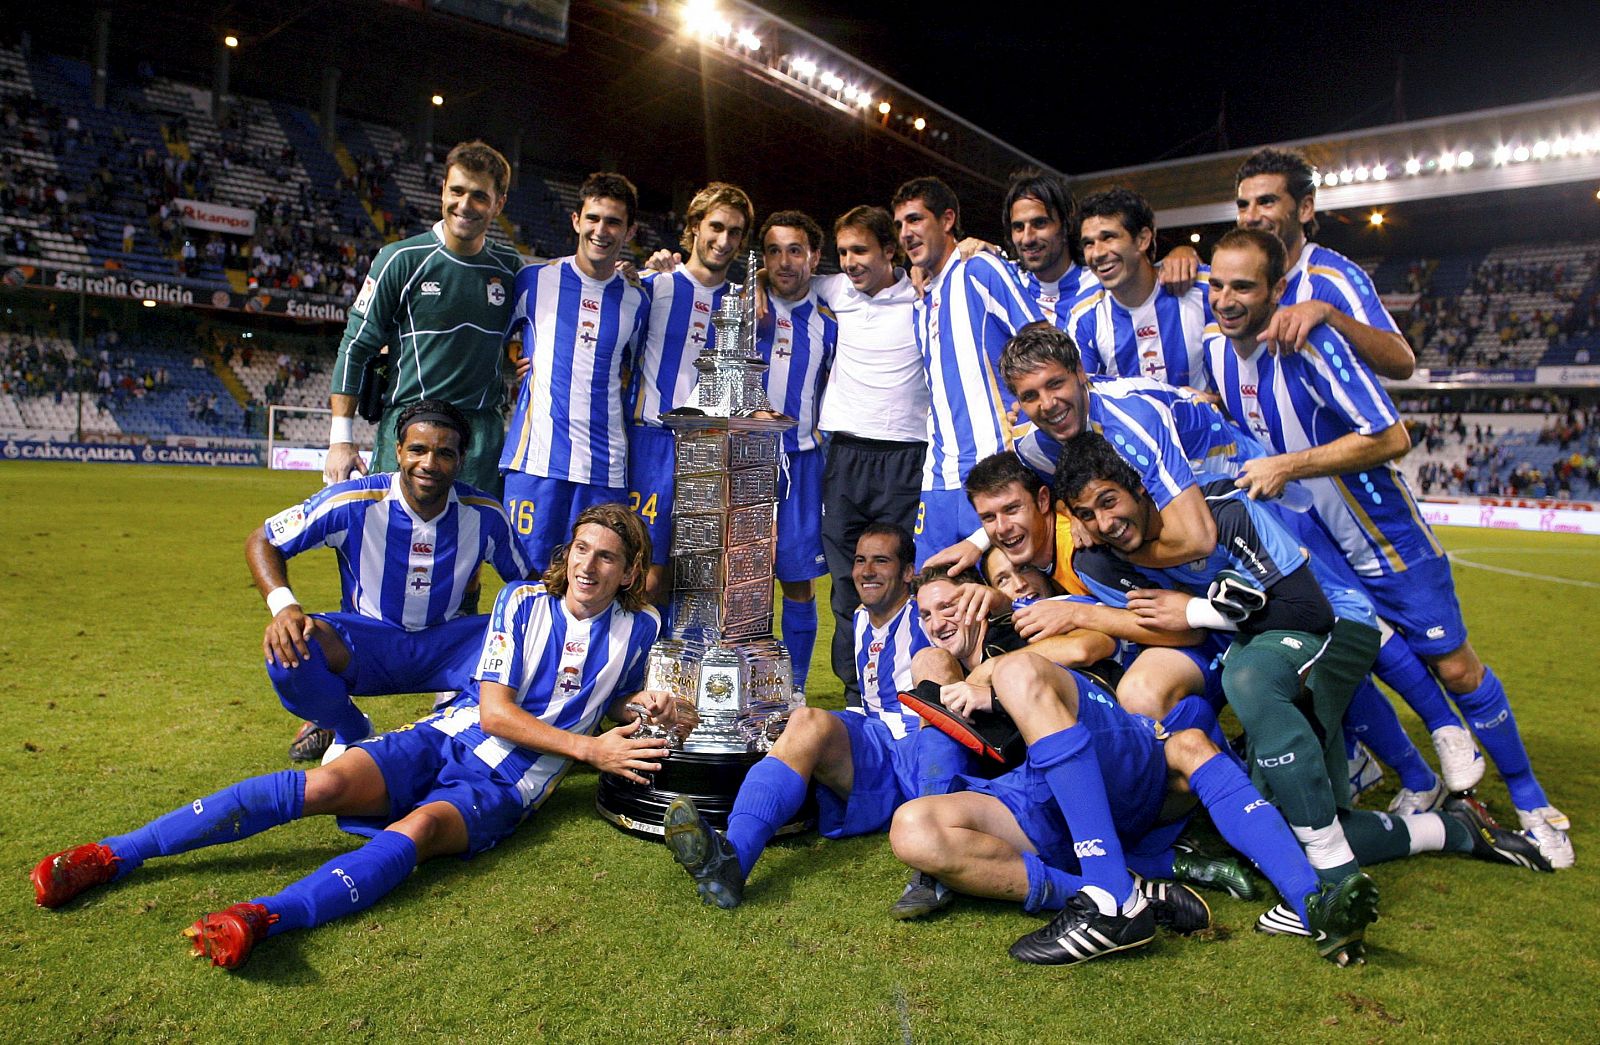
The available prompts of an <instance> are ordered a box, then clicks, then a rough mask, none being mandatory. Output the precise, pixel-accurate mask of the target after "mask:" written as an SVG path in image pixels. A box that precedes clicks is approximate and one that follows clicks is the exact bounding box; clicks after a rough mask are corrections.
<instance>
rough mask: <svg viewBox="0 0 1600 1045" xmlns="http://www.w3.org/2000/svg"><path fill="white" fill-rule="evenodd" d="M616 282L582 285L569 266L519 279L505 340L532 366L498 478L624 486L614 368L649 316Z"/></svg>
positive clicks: (639, 296) (618, 373) (625, 360)
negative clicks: (512, 475) (506, 474)
mask: <svg viewBox="0 0 1600 1045" xmlns="http://www.w3.org/2000/svg"><path fill="white" fill-rule="evenodd" d="M646 306H647V300H646V298H645V294H644V291H643V290H642V289H641V288H640V287H639V285H638V284H637V283H630V282H629V281H628V280H626V279H624V278H623V277H622V275H621V273H616V274H613V275H612V277H611V278H610V279H608V280H606V281H604V282H596V281H595V280H592V279H590V278H589V277H588V276H585V275H584V274H583V272H582V271H581V270H579V268H578V266H577V265H576V264H575V263H574V262H573V259H572V258H571V257H565V258H560V259H558V260H555V261H551V262H549V263H547V264H544V265H530V266H528V267H527V268H525V269H523V270H522V271H521V272H520V273H519V274H518V275H517V284H516V290H515V291H514V292H513V297H512V309H511V323H510V325H509V326H508V327H507V329H506V340H507V341H521V342H522V352H523V354H524V355H526V356H527V357H528V359H529V362H530V364H531V366H530V367H529V370H528V373H527V375H526V376H525V377H524V378H523V380H522V383H521V385H520V386H519V387H518V389H517V406H516V410H515V412H513V413H512V415H511V429H510V431H509V432H507V433H506V447H505V450H504V452H502V453H501V455H500V469H501V471H513V472H526V473H527V474H529V475H541V476H545V477H547V478H550V479H566V480H569V481H571V482H575V483H592V484H594V485H596V486H622V485H624V484H626V482H627V472H628V438H627V431H626V429H625V428H624V427H623V414H622V368H623V367H624V366H630V365H631V364H632V362H633V355H634V352H635V351H636V349H637V345H638V341H639V340H640V335H641V333H642V332H643V330H644V324H645V319H646V318H647V317H648V316H649V314H650V313H649V309H648V308H647V307H646Z"/></svg>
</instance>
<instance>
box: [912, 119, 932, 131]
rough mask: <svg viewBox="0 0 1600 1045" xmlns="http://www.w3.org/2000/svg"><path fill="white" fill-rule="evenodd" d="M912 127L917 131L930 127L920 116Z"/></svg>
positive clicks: (913, 122) (913, 121)
mask: <svg viewBox="0 0 1600 1045" xmlns="http://www.w3.org/2000/svg"><path fill="white" fill-rule="evenodd" d="M911 126H913V127H915V128H916V129H917V130H919V131H920V130H922V129H923V128H924V127H926V126H928V121H927V120H924V119H923V118H922V117H920V116H918V117H917V118H916V119H915V120H912V121H911Z"/></svg>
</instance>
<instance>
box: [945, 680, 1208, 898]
mask: <svg viewBox="0 0 1600 1045" xmlns="http://www.w3.org/2000/svg"><path fill="white" fill-rule="evenodd" d="M1072 677H1073V679H1074V680H1075V681H1076V682H1077V683H1078V722H1079V723H1080V724H1081V725H1084V726H1087V727H1088V728H1089V732H1090V734H1091V737H1092V739H1093V743H1094V753H1095V759H1096V761H1098V762H1099V764H1100V776H1101V778H1102V779H1103V780H1104V781H1105V787H1106V799H1107V802H1108V804H1109V805H1110V808H1111V819H1112V822H1113V823H1115V824H1116V825H1117V837H1118V839H1119V840H1120V841H1121V842H1122V844H1123V845H1124V846H1125V847H1132V846H1135V845H1137V844H1138V843H1140V842H1141V841H1142V840H1143V839H1144V838H1145V837H1146V836H1147V835H1150V834H1151V833H1152V831H1153V829H1154V828H1156V827H1157V826H1166V825H1158V823H1157V818H1158V817H1159V816H1160V815H1161V805H1162V803H1163V802H1164V801H1165V800H1166V795H1167V757H1166V753H1165V752H1163V751H1162V750H1161V742H1160V741H1159V740H1157V739H1156V723H1154V722H1153V721H1151V720H1150V719H1148V718H1145V717H1144V716H1143V715H1134V714H1130V713H1129V712H1127V711H1124V710H1123V709H1122V708H1121V707H1120V706H1119V705H1118V704H1117V702H1116V699H1115V698H1114V697H1112V696H1111V694H1110V693H1108V692H1107V691H1106V689H1105V688H1104V687H1103V686H1101V685H1100V684H1099V683H1097V682H1095V681H1093V680H1092V679H1089V678H1087V677H1085V676H1084V675H1081V674H1079V673H1078V672H1076V671H1074V672H1072ZM1180 706H1181V703H1180ZM953 789H954V790H958V791H959V790H966V791H976V792H978V793H980V794H986V795H993V796H994V797H995V798H998V799H999V800H1000V801H1001V802H1002V803H1004V804H1005V807H1006V808H1007V809H1009V810H1010V811H1011V815H1012V816H1013V817H1015V818H1016V821H1017V826H1019V827H1021V828H1022V833H1023V834H1024V835H1026V836H1027V838H1028V841H1029V842H1030V843H1032V845H1033V848H1034V850H1035V851H1036V852H1037V853H1038V854H1039V858H1040V859H1041V860H1043V861H1044V862H1045V863H1047V864H1049V865H1050V866H1052V867H1057V868H1060V869H1062V870H1069V869H1071V868H1075V867H1077V866H1078V857H1077V854H1076V853H1074V852H1073V849H1072V843H1073V838H1072V830H1071V828H1070V827H1069V820H1070V814H1069V815H1066V816H1064V815H1063V814H1062V811H1061V807H1060V806H1059V805H1058V804H1057V803H1056V800H1055V795H1054V794H1053V793H1052V792H1051V791H1050V785H1049V783H1048V782H1046V780H1045V776H1044V773H1042V772H1041V771H1039V770H1038V769H1037V768H1036V767H1035V766H1034V765H1033V763H1032V762H1024V763H1023V764H1022V765H1020V766H1018V767H1017V768H1016V769H1013V770H1011V771H1010V772H1009V773H1005V774H1003V775H1001V776H998V777H996V778H995V779H993V780H982V779H979V778H976V777H970V776H958V777H956V779H955V783H954V785H953ZM1173 837H1176V832H1174V833H1173ZM1167 844H1170V841H1169V842H1168V843H1167Z"/></svg>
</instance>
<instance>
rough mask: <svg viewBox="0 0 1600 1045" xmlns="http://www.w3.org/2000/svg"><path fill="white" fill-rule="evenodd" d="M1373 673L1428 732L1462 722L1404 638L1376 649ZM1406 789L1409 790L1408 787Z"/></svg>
mask: <svg viewBox="0 0 1600 1045" xmlns="http://www.w3.org/2000/svg"><path fill="white" fill-rule="evenodd" d="M1372 671H1373V674H1375V675H1377V676H1378V677H1379V678H1380V679H1382V680H1383V681H1384V684H1385V685H1387V686H1388V687H1389V688H1390V689H1392V690H1394V691H1395V692H1396V693H1398V694H1399V695H1400V699H1401V700H1403V701H1405V702H1406V703H1407V704H1409V705H1411V710H1412V711H1415V712H1416V713H1417V717H1418V718H1420V719H1422V724H1423V725H1424V726H1426V727H1427V730H1428V732H1429V733H1432V732H1433V731H1434V730H1436V729H1439V728H1441V727H1443V726H1459V725H1461V720H1460V719H1458V718H1456V713H1455V712H1454V711H1452V710H1451V708H1450V704H1449V702H1448V701H1446V700H1445V699H1444V690H1442V689H1440V688H1439V680H1438V679H1436V678H1434V677H1433V673H1432V672H1430V671H1429V670H1428V666H1427V665H1426V664H1424V663H1423V662H1422V659H1421V658H1420V657H1418V656H1417V655H1416V654H1415V653H1413V652H1412V651H1411V647H1410V646H1407V645H1406V641H1405V639H1402V638H1401V637H1400V636H1399V635H1395V634H1391V635H1390V636H1389V637H1388V639H1387V640H1386V641H1385V642H1384V644H1383V645H1382V646H1380V647H1378V660H1377V662H1376V663H1375V664H1374V665H1373V667H1372ZM1384 761H1388V760H1387V759H1385V760H1384ZM1406 786H1407V787H1410V785H1409V784H1408V785H1406ZM1412 790H1416V789H1415V788H1413V789H1412Z"/></svg>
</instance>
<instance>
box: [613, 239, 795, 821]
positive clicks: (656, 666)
mask: <svg viewBox="0 0 1600 1045" xmlns="http://www.w3.org/2000/svg"><path fill="white" fill-rule="evenodd" d="M757 263H758V261H757V257H756V255H755V254H754V253H752V254H750V255H749V257H748V262H747V264H748V267H747V272H748V273H749V277H750V278H749V279H747V280H746V282H745V289H744V290H743V291H741V292H740V293H739V294H737V295H735V294H731V293H730V294H727V295H725V296H724V297H723V300H722V306H721V307H720V308H719V309H718V310H717V312H716V313H715V314H714V315H713V316H712V317H711V324H712V327H713V328H714V329H715V335H714V337H713V339H712V343H711V344H710V345H709V346H708V347H707V348H706V349H704V350H703V351H701V353H700V356H699V358H697V359H696V360H695V363H694V365H695V369H697V370H698V371H700V380H699V383H698V385H697V386H696V400H695V402H696V405H695V406H693V407H683V408H680V409H678V410H674V411H672V412H670V413H667V414H663V415H661V423H662V424H664V425H665V426H666V427H668V428H669V429H671V430H672V434H673V438H674V441H675V444H676V451H677V455H676V465H675V467H674V469H673V482H674V486H675V493H674V495H673V510H672V551H671V563H672V583H673V588H672V628H671V632H670V635H669V637H668V638H664V639H661V640H660V641H658V642H657V643H656V644H655V645H654V646H653V647H652V648H651V650H650V658H649V663H648V666H647V669H646V680H645V685H646V687H647V688H649V689H655V690H666V691H668V692H670V693H673V694H675V695H676V696H677V698H678V707H679V712H680V714H679V718H680V725H679V726H678V727H677V728H675V729H674V730H672V731H670V732H663V731H657V732H656V735H665V736H666V737H667V739H668V741H669V742H670V743H671V745H672V749H673V750H672V754H671V755H670V756H669V757H668V758H667V760H666V761H665V762H664V763H663V764H662V767H661V771H660V772H659V773H657V774H655V779H654V780H653V781H652V782H651V783H650V784H649V785H641V784H635V783H632V782H631V781H627V780H624V779H622V778H621V777H618V776H612V775H610V774H606V775H603V776H602V777H601V778H600V787H599V791H598V792H597V794H596V795H595V807H596V808H597V809H598V810H599V812H600V815H601V816H603V817H605V818H606V819H607V820H609V821H611V822H612V823H613V824H616V825H617V826H618V827H620V828H622V829H623V830H625V831H628V832H630V833H632V834H636V835H639V836H641V837H645V838H653V839H656V840H659V839H660V838H661V835H662V831H661V820H662V817H663V815H664V814H665V812H666V808H667V804H668V803H669V802H671V801H672V799H673V798H675V797H677V796H678V795H680V794H687V795H689V796H690V797H692V798H693V799H694V800H695V805H696V806H697V807H698V808H699V809H700V811H701V812H702V813H703V814H704V815H705V816H706V818H707V819H708V820H710V821H711V822H712V823H713V824H715V825H716V826H718V827H722V826H725V825H726V822H727V816H728V812H729V810H731V809H732V807H733V797H734V794H735V792H737V791H738V789H739V784H740V783H741V782H742V781H743V780H744V775H745V773H746V772H747V771H748V770H749V768H750V767H751V766H752V765H754V764H755V763H756V762H757V761H759V760H760V759H761V757H762V756H763V755H764V754H765V752H766V751H767V749H768V748H770V747H771V746H772V742H773V740H774V739H776V737H777V736H778V734H779V733H780V732H781V731H782V729H783V726H784V724H785V722H787V720H788V716H789V712H790V711H791V710H792V709H793V708H794V707H795V706H796V705H797V704H799V703H802V702H803V701H804V697H802V696H801V695H799V694H797V693H795V692H794V691H793V685H794V681H793V680H794V672H793V669H792V667H791V665H790V663H789V653H788V651H787V650H786V649H784V647H783V645H782V644H781V643H779V642H777V641H775V640H774V639H773V637H772V615H773V614H772V567H773V561H774V556H773V552H774V546H775V544H776V529H777V513H778V471H779V461H780V459H781V457H782V452H783V451H782V447H781V446H780V440H781V437H782V435H783V433H784V432H786V431H787V430H789V429H790V428H793V427H794V425H795V423H796V422H795V419H794V418H792V417H785V416H783V415H782V414H779V413H777V412H776V411H774V410H773V409H772V407H771V405H770V404H769V403H768V402H767V396H766V389H765V384H764V381H763V375H764V374H765V372H766V369H767V364H766V363H765V362H763V361H762V359H761V355H760V353H759V352H758V351H757V349H756V323H755V294H754V292H753V290H752V289H751V280H753V278H754V276H755V271H756V266H757ZM645 729H646V730H647V731H648V730H649V729H650V727H645ZM810 815H811V813H810V810H809V807H808V809H807V810H806V811H803V812H802V814H801V816H802V819H800V820H797V821H796V822H795V823H792V824H789V825H787V826H786V827H785V829H784V830H783V831H782V832H780V833H784V834H787V833H791V832H794V831H800V830H804V829H805V828H806V827H809V826H810V822H809V818H810Z"/></svg>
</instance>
